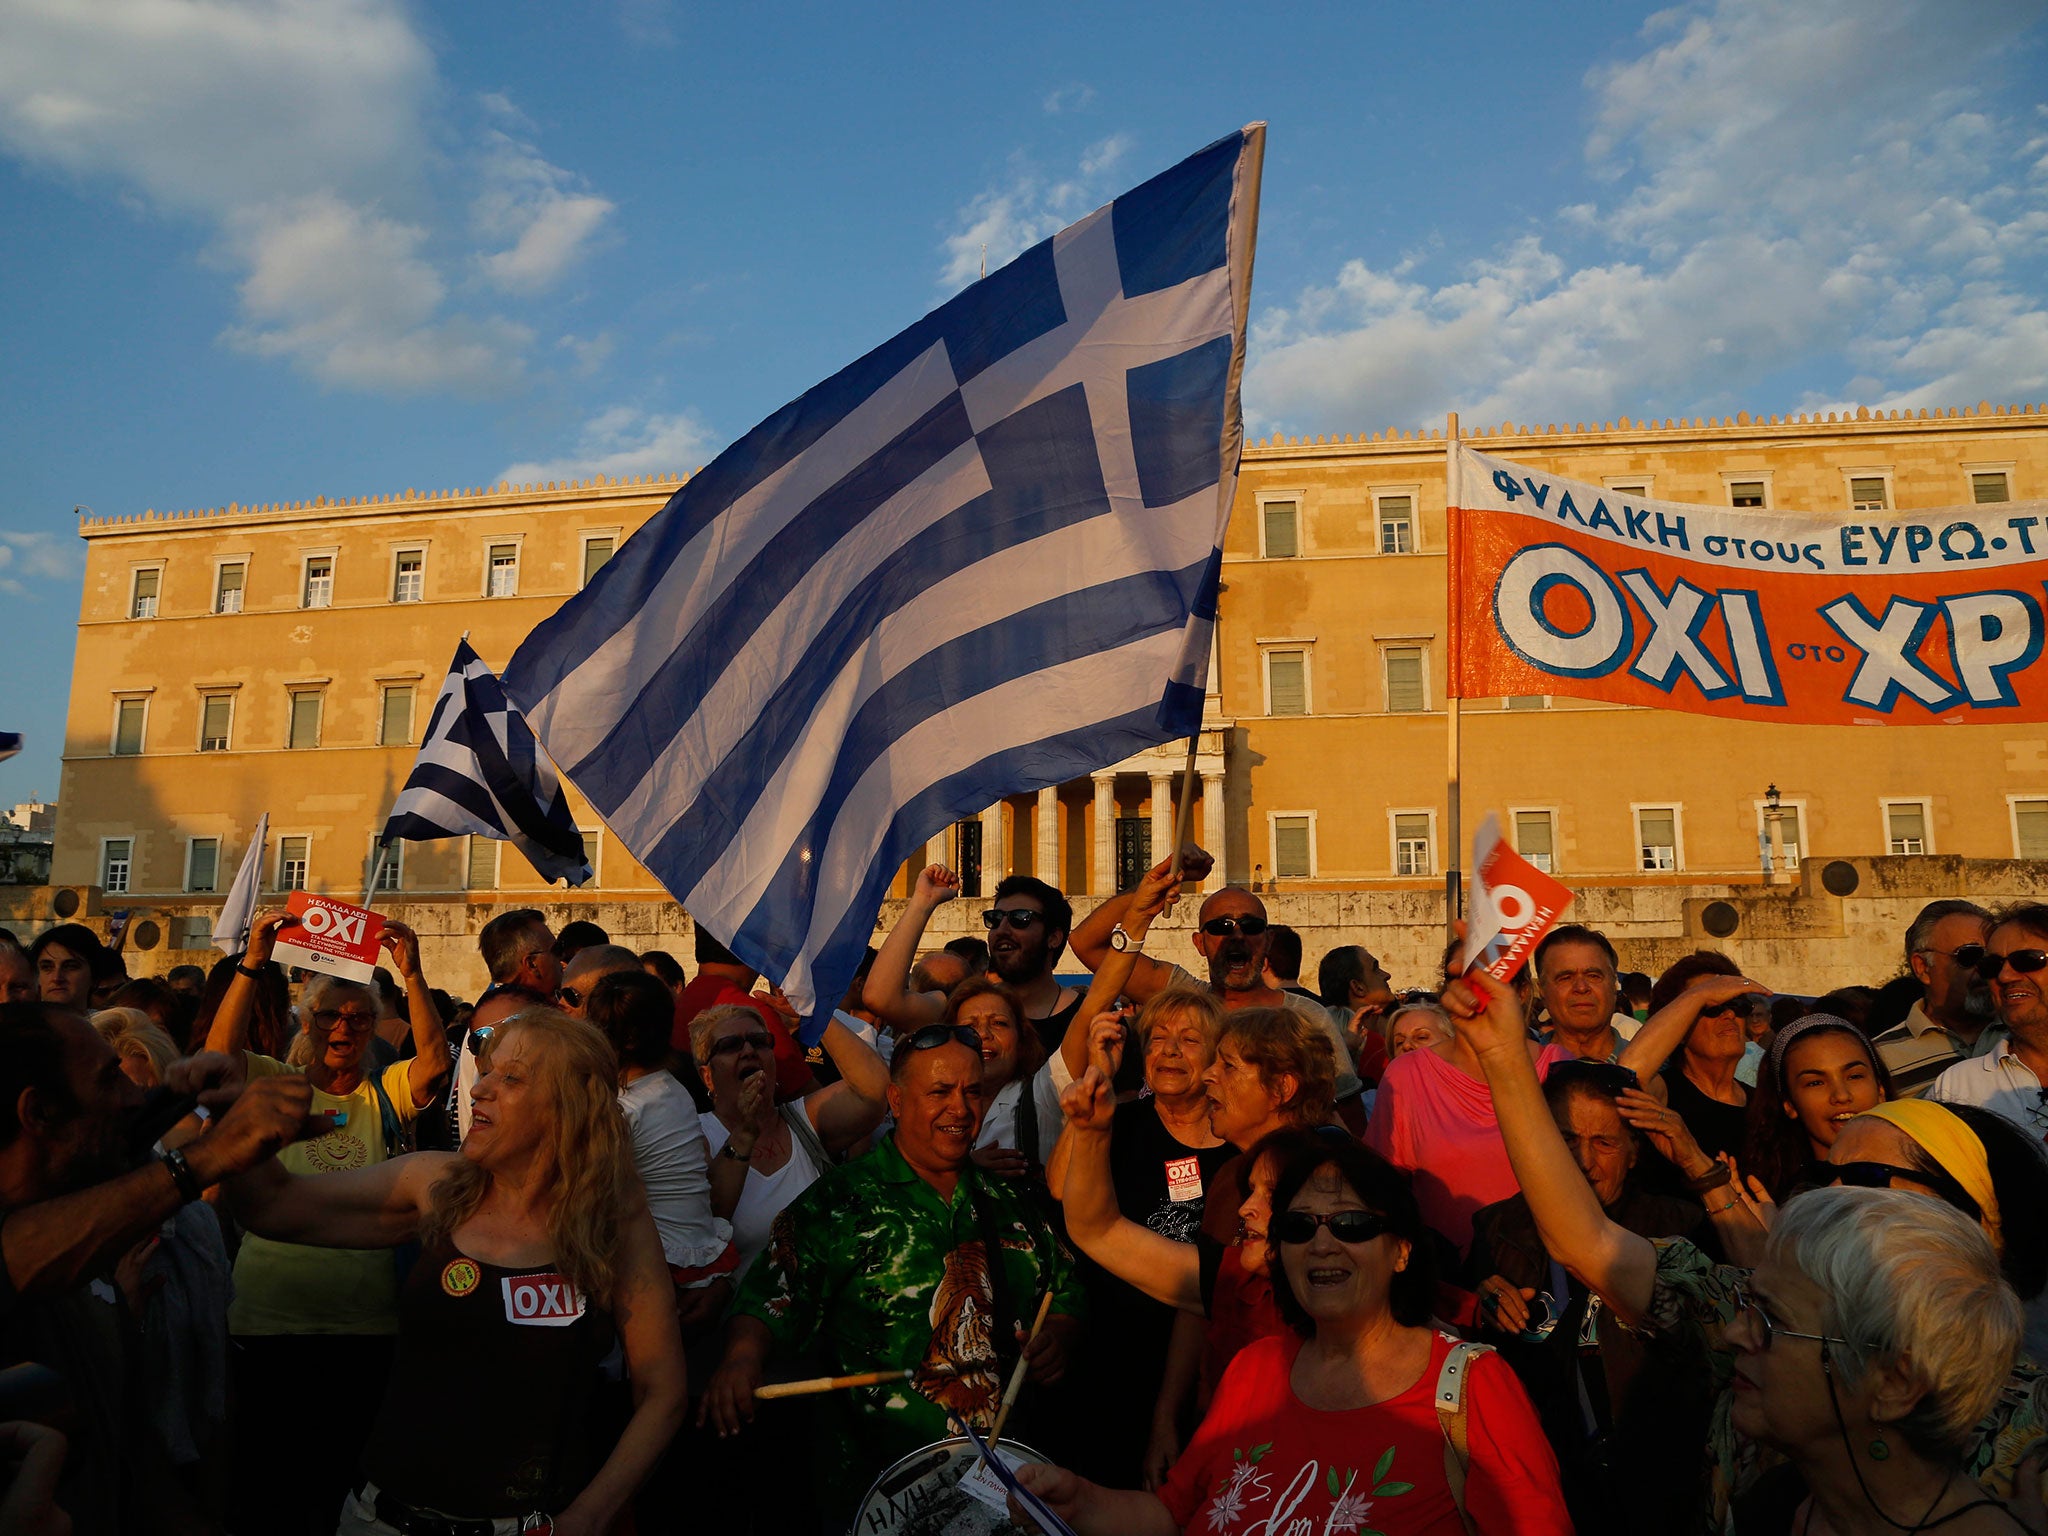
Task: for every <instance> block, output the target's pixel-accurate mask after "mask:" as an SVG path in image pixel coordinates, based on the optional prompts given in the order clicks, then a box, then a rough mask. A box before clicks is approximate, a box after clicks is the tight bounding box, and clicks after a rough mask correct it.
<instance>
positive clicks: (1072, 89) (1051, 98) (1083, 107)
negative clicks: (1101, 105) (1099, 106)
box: [1043, 81, 1095, 117]
mask: <svg viewBox="0 0 2048 1536" xmlns="http://www.w3.org/2000/svg"><path fill="white" fill-rule="evenodd" d="M1094 105H1095V87H1094V86H1092V85H1087V84H1083V83H1081V82H1079V81H1076V82H1075V83H1074V84H1072V85H1062V86H1059V87H1057V88H1055V89H1053V90H1050V91H1047V92H1046V93H1045V101H1044V102H1043V106H1044V107H1045V111H1046V114H1047V115H1048V116H1050V117H1058V116H1059V115H1060V114H1061V113H1062V112H1085V111H1087V110H1088V109H1089V108H1090V107H1092V106H1094Z"/></svg>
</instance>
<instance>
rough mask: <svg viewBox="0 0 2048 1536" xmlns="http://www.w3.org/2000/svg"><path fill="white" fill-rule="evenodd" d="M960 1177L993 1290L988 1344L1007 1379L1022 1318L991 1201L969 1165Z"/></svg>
mask: <svg viewBox="0 0 2048 1536" xmlns="http://www.w3.org/2000/svg"><path fill="white" fill-rule="evenodd" d="M960 1177H961V1178H963V1179H965V1180H967V1200H968V1203H969V1204H970V1205H972V1206H973V1207H974V1224H975V1225H976V1226H977V1227H978V1228H980V1230H981V1251H982V1255H983V1257H984V1258H986V1259H987V1260H988V1283H989V1289H990V1291H991V1292H992V1293H993V1294H992V1295H991V1297H990V1302H991V1310H992V1311H993V1312H994V1314H995V1326H994V1327H992V1328H991V1329H989V1334H990V1338H989V1344H990V1345H991V1346H992V1347H993V1348H994V1350H995V1352H996V1366H997V1375H998V1376H1000V1377H1002V1378H1003V1379H1005V1380H1007V1379H1008V1377H1009V1374H1010V1367H1011V1365H1012V1364H1013V1363H1014V1362H1015V1361H1016V1359H1017V1356H1018V1355H1019V1354H1020V1353H1021V1350H1020V1349H1019V1346H1018V1344H1017V1329H1018V1328H1019V1327H1020V1326H1021V1325H1022V1322H1023V1318H1022V1315H1021V1314H1020V1313H1019V1312H1018V1311H1017V1302H1016V1298H1015V1297H1014V1296H1013V1295H1011V1293H1010V1276H1009V1271H1008V1268H1007V1267H1006V1266H1005V1265H1004V1263H1003V1244H1002V1235H1001V1232H1000V1231H999V1230H998V1228H997V1226H996V1215H995V1212H994V1210H993V1209H991V1204H992V1202H991V1201H990V1200H989V1198H988V1196H987V1195H986V1194H985V1193H984V1192H983V1191H982V1188H981V1185H980V1183H979V1181H978V1180H977V1179H976V1177H975V1172H974V1168H973V1165H972V1164H970V1165H969V1166H968V1167H967V1168H965V1169H963V1170H962V1171H961V1174H960Z"/></svg>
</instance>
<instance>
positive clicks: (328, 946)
mask: <svg viewBox="0 0 2048 1536" xmlns="http://www.w3.org/2000/svg"><path fill="white" fill-rule="evenodd" d="M284 909H285V911H286V912H288V913H289V914H290V915H291V916H292V918H293V919H294V920H293V921H292V922H289V923H286V924H285V925H284V926H283V927H282V928H280V929H279V930H278V933H277V948H276V949H275V950H273V951H272V952H271V959H273V960H275V961H276V962H277V963H278V964H279V965H296V966H298V967H299V968H300V969H302V970H308V971H325V972H327V973H328V975H330V976H343V977H346V978H347V979H348V980H350V981H369V980H371V979H372V978H373V977H374V976H375V975H376V973H377V945H378V941H379V939H381V938H382V937H383V934H384V919H383V918H381V917H379V916H378V915H377V914H376V913H374V912H372V911H371V910H370V909H369V908H368V907H352V906H350V905H349V904H348V903H347V902H345V901H330V900H329V899H328V898H327V897H325V896H315V895H314V894H313V893H312V892H311V891H293V892H292V894H291V897H290V899H289V900H287V901H286V902H285V904H284Z"/></svg>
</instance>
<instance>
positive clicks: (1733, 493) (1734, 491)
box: [1728, 480, 1764, 507]
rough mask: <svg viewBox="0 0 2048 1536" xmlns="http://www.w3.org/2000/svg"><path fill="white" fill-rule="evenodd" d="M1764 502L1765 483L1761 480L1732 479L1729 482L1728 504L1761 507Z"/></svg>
mask: <svg viewBox="0 0 2048 1536" xmlns="http://www.w3.org/2000/svg"><path fill="white" fill-rule="evenodd" d="M1763 504H1764V483H1763V481H1761V480H1730V481H1729V482H1728V505H1729V506H1731V507H1761V506H1762V505H1763Z"/></svg>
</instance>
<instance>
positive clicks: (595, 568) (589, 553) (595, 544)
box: [583, 533, 619, 587]
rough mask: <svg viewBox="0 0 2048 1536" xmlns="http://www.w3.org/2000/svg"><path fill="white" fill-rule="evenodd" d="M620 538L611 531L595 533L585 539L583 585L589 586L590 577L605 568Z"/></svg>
mask: <svg viewBox="0 0 2048 1536" xmlns="http://www.w3.org/2000/svg"><path fill="white" fill-rule="evenodd" d="M618 542H619V541H618V540H617V539H616V538H615V537H613V536H612V535H611V534H609V533H593V534H591V535H589V536H588V537H586V538H585V539H584V541H583V585H584V586H586V587H587V586H589V585H590V579H591V578H592V577H593V576H595V575H596V574H597V573H598V572H599V571H601V570H603V569H604V563H605V561H607V560H609V559H611V557H612V551H613V550H614V549H616V548H617V547H618Z"/></svg>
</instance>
